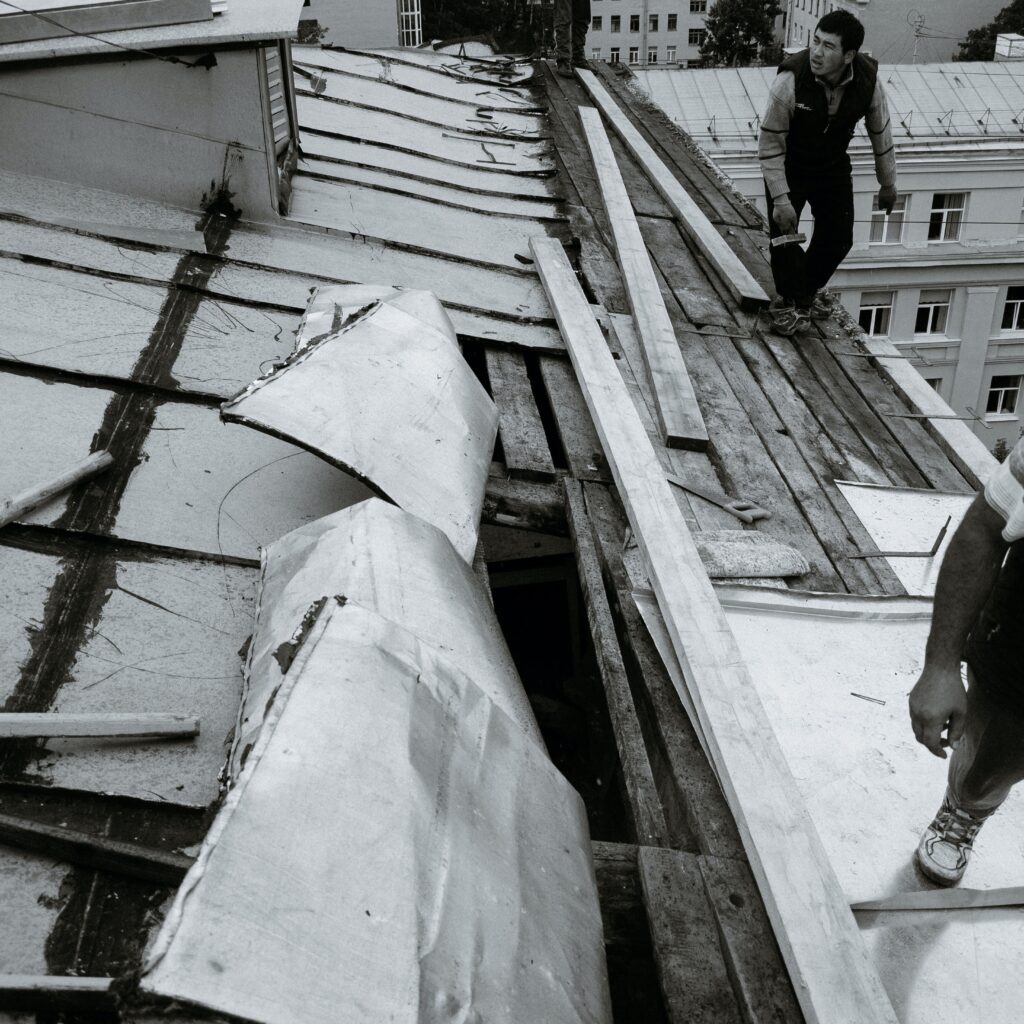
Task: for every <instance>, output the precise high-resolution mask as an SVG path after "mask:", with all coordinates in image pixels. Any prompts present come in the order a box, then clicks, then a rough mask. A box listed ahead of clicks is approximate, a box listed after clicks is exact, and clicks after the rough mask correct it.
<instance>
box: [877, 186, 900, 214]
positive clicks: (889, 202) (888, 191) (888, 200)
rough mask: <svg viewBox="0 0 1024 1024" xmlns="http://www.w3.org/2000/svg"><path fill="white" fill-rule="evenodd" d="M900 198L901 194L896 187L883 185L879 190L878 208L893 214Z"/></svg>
mask: <svg viewBox="0 0 1024 1024" xmlns="http://www.w3.org/2000/svg"><path fill="white" fill-rule="evenodd" d="M898 198H899V193H898V192H897V191H896V186H895V185H883V186H882V187H881V188H880V189H879V190H878V208H879V209H880V210H885V212H886V213H892V211H893V207H894V206H895V205H896V200H897V199H898Z"/></svg>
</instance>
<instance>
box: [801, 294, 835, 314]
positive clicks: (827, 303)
mask: <svg viewBox="0 0 1024 1024" xmlns="http://www.w3.org/2000/svg"><path fill="white" fill-rule="evenodd" d="M832 309H833V300H832V296H831V295H829V293H828V292H827V291H825V290H824V289H822V290H821V291H819V292H815V295H814V299H813V300H812V302H811V305H810V308H809V309H808V311H807V312H808V314H809V315H810V318H811V319H812V320H827V319H828V318H829V317H830V316H831V315H832Z"/></svg>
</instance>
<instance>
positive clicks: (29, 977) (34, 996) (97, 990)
mask: <svg viewBox="0 0 1024 1024" xmlns="http://www.w3.org/2000/svg"><path fill="white" fill-rule="evenodd" d="M113 984H114V979H113V978H76V977H64V976H58V975H49V974H42V975H40V974H0V1010H2V1011H6V1012H8V1013H13V1012H22V1013H32V1012H47V1011H49V1012H53V1011H58V1010H71V1011H78V1012H90V1011H92V1012H95V1011H106V1012H108V1013H113V1012H114V1011H115V1010H116V1009H117V999H116V998H115V996H114V993H113V991H112V986H113Z"/></svg>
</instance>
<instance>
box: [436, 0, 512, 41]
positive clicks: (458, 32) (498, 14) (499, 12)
mask: <svg viewBox="0 0 1024 1024" xmlns="http://www.w3.org/2000/svg"><path fill="white" fill-rule="evenodd" d="M519 6H520V5H519V4H518V3H516V2H515V0H423V4H422V9H423V38H424V39H459V38H462V37H466V36H490V37H491V38H493V39H494V41H495V43H496V45H497V46H498V48H499V50H502V49H506V48H507V47H508V43H509V41H510V40H509V36H510V34H511V35H513V36H514V35H515V29H516V28H517V26H518V23H519V22H521V21H522V16H521V13H520V12H519V11H518V10H517V8H518V7H519Z"/></svg>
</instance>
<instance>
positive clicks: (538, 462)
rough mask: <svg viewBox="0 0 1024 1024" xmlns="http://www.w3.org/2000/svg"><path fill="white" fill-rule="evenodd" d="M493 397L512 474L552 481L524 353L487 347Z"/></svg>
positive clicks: (552, 469) (500, 433) (548, 455)
mask: <svg viewBox="0 0 1024 1024" xmlns="http://www.w3.org/2000/svg"><path fill="white" fill-rule="evenodd" d="M484 358H485V360H486V362H487V376H488V378H489V380H490V383H491V397H492V398H493V399H494V404H495V405H496V406H497V407H498V433H499V435H500V436H501V447H502V450H503V451H504V453H505V465H506V467H507V468H508V472H509V476H511V477H512V478H513V479H515V480H551V479H553V478H554V476H555V464H554V463H553V462H552V461H551V452H550V451H549V450H548V439H547V435H546V434H545V433H544V424H543V423H542V422H541V418H540V412H539V411H538V409H537V401H536V399H535V398H534V397H533V386H532V385H531V384H530V376H529V373H528V371H527V369H526V360H525V358H524V357H523V354H522V353H521V352H514V351H511V350H509V349H501V348H485V349H484Z"/></svg>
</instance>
